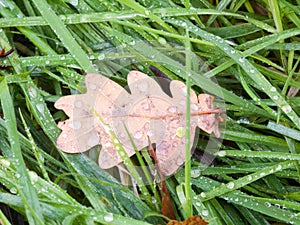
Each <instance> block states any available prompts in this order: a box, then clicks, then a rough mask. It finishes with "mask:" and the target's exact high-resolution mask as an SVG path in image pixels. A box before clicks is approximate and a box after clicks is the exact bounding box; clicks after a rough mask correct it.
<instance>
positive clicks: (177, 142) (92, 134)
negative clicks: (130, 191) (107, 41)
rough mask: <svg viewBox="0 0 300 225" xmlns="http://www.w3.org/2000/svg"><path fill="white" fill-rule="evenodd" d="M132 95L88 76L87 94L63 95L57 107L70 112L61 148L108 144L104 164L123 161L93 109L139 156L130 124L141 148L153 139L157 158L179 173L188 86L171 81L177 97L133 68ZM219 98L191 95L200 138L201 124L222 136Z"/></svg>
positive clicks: (60, 139)
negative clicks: (164, 90)
mask: <svg viewBox="0 0 300 225" xmlns="http://www.w3.org/2000/svg"><path fill="white" fill-rule="evenodd" d="M127 80H128V86H129V91H130V93H129V92H128V91H127V90H125V89H124V88H123V87H121V86H120V85H118V84H117V83H115V82H114V81H112V80H110V79H108V78H106V77H104V76H102V75H99V74H88V75H86V77H85V83H86V87H87V92H86V94H79V95H69V96H65V97H62V98H60V99H58V100H57V101H56V103H55V107H56V108H58V109H62V110H64V111H65V113H66V114H67V115H68V116H69V119H68V120H65V121H63V122H59V124H58V126H59V128H60V129H62V133H61V134H60V136H59V137H58V139H57V145H58V147H59V148H60V149H61V150H62V151H64V152H67V153H79V152H84V151H87V150H89V149H90V148H92V147H94V146H96V145H102V149H101V151H100V156H99V166H100V167H101V168H103V169H108V168H111V167H113V166H116V165H118V164H119V163H121V162H122V159H121V157H120V156H119V155H118V151H117V150H116V148H115V144H114V140H113V138H112V137H110V135H109V132H108V131H107V128H105V127H104V126H103V123H101V122H100V121H99V118H96V116H95V114H93V111H95V112H96V113H97V114H98V115H99V117H100V118H101V119H102V120H103V121H104V123H105V124H106V125H108V127H110V128H111V129H112V130H113V132H114V133H115V135H116V137H117V138H118V140H119V141H120V143H121V144H122V146H123V147H124V149H125V150H126V152H127V154H128V156H129V157H130V156H132V155H134V154H135V151H134V148H133V147H132V144H131V141H130V138H129V137H128V135H127V133H126V131H125V128H124V125H125V126H126V128H127V129H128V131H129V133H130V134H131V136H132V139H133V141H134V143H135V145H136V147H137V149H138V150H141V149H143V148H145V147H147V146H148V140H147V137H148V136H149V137H150V138H151V141H152V142H153V143H155V144H156V157H157V160H158V164H159V167H160V170H161V172H162V174H163V175H166V176H167V175H171V174H173V173H174V172H175V171H176V170H177V169H178V167H179V166H180V165H182V164H183V163H184V161H185V141H186V137H185V134H184V131H185V123H186V118H185V111H186V86H185V84H184V83H182V82H180V81H176V80H175V81H171V83H170V91H171V94H172V97H170V96H169V95H167V94H166V93H164V92H163V91H162V89H161V87H160V86H159V85H158V83H157V82H155V80H153V79H152V78H150V77H149V76H147V75H145V74H143V73H141V72H138V71H131V72H130V73H129V74H128V77H127ZM213 100H214V97H213V96H211V95H208V94H200V95H199V96H198V98H197V95H196V94H195V92H194V91H193V90H191V94H190V102H191V105H190V108H191V120H190V123H191V132H190V140H191V141H192V140H194V136H195V129H196V127H197V126H198V127H199V128H200V129H202V130H204V131H205V132H207V133H209V134H210V133H215V135H216V136H217V137H219V136H220V131H219V128H218V123H219V120H220V116H219V114H220V113H223V112H224V110H223V109H218V108H215V107H214V105H213Z"/></svg>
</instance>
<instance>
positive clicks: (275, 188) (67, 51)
mask: <svg viewBox="0 0 300 225" xmlns="http://www.w3.org/2000/svg"><path fill="white" fill-rule="evenodd" d="M212 2H215V1H208V0H203V1H188V0H184V1H165V0H161V1H157V0H154V1H145V0H140V1H133V0H119V1H108V0H104V1H96V0H80V1H71V0H70V1H61V0H56V1H45V0H33V1H20V0H15V1H11V0H3V1H0V15H1V17H0V47H1V48H4V49H5V50H6V51H8V50H9V49H11V48H14V49H15V52H14V53H13V54H11V55H9V56H8V57H5V58H1V59H0V65H1V66H3V67H6V68H2V69H1V70H0V101H1V108H0V150H1V155H0V183H1V185H0V203H1V204H0V206H1V209H2V212H0V220H1V221H2V223H3V224H5V225H6V224H20V221H17V220H16V218H14V217H13V216H9V214H8V213H4V212H10V213H11V214H10V215H13V213H14V211H16V212H18V213H19V214H22V215H23V216H24V218H23V220H24V221H27V222H28V223H29V224H145V225H146V224H165V223H166V222H167V220H166V219H165V218H163V217H162V216H161V215H160V207H161V199H160V197H159V186H160V184H156V183H155V182H154V178H155V175H153V174H149V172H148V171H147V170H143V173H146V174H141V171H138V170H136V168H135V166H134V163H136V161H138V163H140V164H143V163H146V164H147V165H149V166H151V164H152V162H151V160H150V159H149V155H148V154H147V152H141V155H139V156H138V157H136V158H137V160H136V161H134V162H131V160H129V158H128V157H125V158H124V161H125V162H126V166H127V167H128V170H129V171H130V173H131V174H132V176H133V178H134V179H135V180H136V186H137V191H138V193H139V194H138V195H137V194H136V191H135V190H134V188H133V187H132V186H129V187H127V186H124V185H122V184H120V182H119V181H118V180H117V179H115V178H114V177H113V176H112V175H110V173H108V171H103V170H101V169H100V168H99V167H98V165H97V164H96V163H95V162H94V159H93V157H88V155H87V154H76V155H71V154H64V153H62V152H61V151H59V149H57V147H56V139H57V137H58V135H59V134H60V130H59V129H58V127H57V125H56V124H57V122H58V121H62V120H65V119H66V116H65V115H64V114H63V112H61V111H58V110H56V109H55V108H54V106H53V104H54V102H55V101H56V100H57V99H58V98H59V97H61V96H64V95H69V94H78V93H84V91H85V87H84V85H83V80H84V79H83V78H84V77H83V75H84V74H86V73H90V72H98V73H101V74H103V75H105V76H108V77H111V79H113V80H114V81H116V82H118V83H119V84H121V85H122V86H125V85H126V75H127V74H128V72H129V71H130V70H133V69H134V68H137V69H138V70H140V71H142V72H144V73H147V74H148V75H150V76H153V73H152V72H151V70H150V69H149V66H150V65H152V66H155V67H157V68H159V69H160V70H161V71H163V72H164V73H165V74H166V75H167V76H168V77H169V78H170V79H177V80H182V81H184V82H186V84H187V86H188V87H189V86H192V88H193V89H194V90H195V91H196V92H197V93H200V92H206V93H210V94H212V95H214V96H216V105H218V106H219V107H222V108H226V122H225V123H224V124H223V126H224V127H223V128H222V131H221V139H222V140H221V139H216V138H213V137H209V136H208V135H207V134H205V133H204V132H200V133H198V134H197V140H198V142H197V144H196V148H195V153H197V154H199V153H201V152H203V150H204V149H205V151H206V153H210V154H211V155H213V157H215V158H216V159H215V162H214V165H209V166H207V165H205V164H204V163H203V162H200V161H199V160H198V159H196V158H195V157H194V156H192V160H189V158H190V152H189V147H188V145H187V146H186V150H187V151H186V153H187V161H186V166H185V168H181V169H180V170H179V171H178V172H177V173H176V174H175V175H173V176H172V177H170V178H168V179H167V180H166V183H167V186H168V189H169V192H170V194H171V197H172V203H173V205H174V208H175V211H176V215H177V219H178V220H184V219H187V218H188V217H189V216H191V215H200V216H201V217H202V218H204V219H206V220H207V221H209V224H213V225H221V224H226V225H227V224H228V225H229V224H251V225H252V224H257V225H261V224H263V225H264V224H265V225H268V224H273V223H276V222H277V223H287V224H289V223H290V224H300V216H299V215H300V214H299V212H300V204H299V201H300V187H299V182H300V166H299V160H300V157H299V152H300V144H299V141H300V131H299V130H300V118H299V116H300V107H299V106H300V97H299V96H300V95H299V91H298V89H299V88H300V80H299V65H298V64H299V60H300V57H299V55H298V54H299V50H300V45H299V43H298V42H299V34H300V18H299V15H300V8H299V7H298V6H297V5H298V4H299V1H296V0H295V1H287V0H276V1H267V0H261V1H246V0H245V1H233V0H231V1H230V0H222V1H216V2H218V3H214V4H212ZM72 4H73V5H72ZM200 59H201V60H200ZM200 61H201V62H200ZM188 96H189V95H188ZM186 112H187V113H189V109H188V108H187V109H186ZM188 120H189V118H188V117H187V121H186V122H187V123H186V125H187V130H186V134H188V131H189V129H188V127H189V121H188ZM112 135H114V134H112ZM128 135H129V136H130V135H131V134H129V133H128ZM187 141H188V143H191V142H192V141H193V140H188V139H187ZM132 144H133V146H134V143H132ZM120 149H121V150H120V151H122V149H123V148H122V146H120ZM216 149H218V150H219V151H216ZM94 150H95V151H94V152H97V149H94ZM92 153H93V151H92V152H91V153H90V155H92ZM141 156H143V157H141ZM96 158H97V157H96ZM144 161H146V162H144ZM110 172H111V171H110ZM113 172H115V171H113ZM147 172H148V174H147ZM139 176H142V177H143V178H144V179H139ZM151 179H152V180H151ZM145 184H148V185H147V186H145ZM13 210H14V211H13ZM21 222H23V221H21Z"/></svg>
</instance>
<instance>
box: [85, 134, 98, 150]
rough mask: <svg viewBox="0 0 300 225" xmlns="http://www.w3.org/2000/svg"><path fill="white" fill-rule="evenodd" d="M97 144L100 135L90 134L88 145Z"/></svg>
mask: <svg viewBox="0 0 300 225" xmlns="http://www.w3.org/2000/svg"><path fill="white" fill-rule="evenodd" d="M97 144H98V137H97V136H96V135H92V136H90V137H89V140H88V142H87V145H88V146H90V147H94V146H95V145H97Z"/></svg>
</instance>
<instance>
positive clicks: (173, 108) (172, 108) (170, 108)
mask: <svg viewBox="0 0 300 225" xmlns="http://www.w3.org/2000/svg"><path fill="white" fill-rule="evenodd" d="M167 110H168V112H170V113H176V111H177V108H176V107H175V106H170V107H169V108H168V109H167Z"/></svg>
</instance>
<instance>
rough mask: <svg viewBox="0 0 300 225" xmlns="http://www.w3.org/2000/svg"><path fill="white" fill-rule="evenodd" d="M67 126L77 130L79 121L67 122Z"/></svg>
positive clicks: (79, 125)
mask: <svg viewBox="0 0 300 225" xmlns="http://www.w3.org/2000/svg"><path fill="white" fill-rule="evenodd" d="M69 127H70V128H72V129H74V130H78V129H80V128H81V123H80V122H79V121H73V123H70V124H69Z"/></svg>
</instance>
